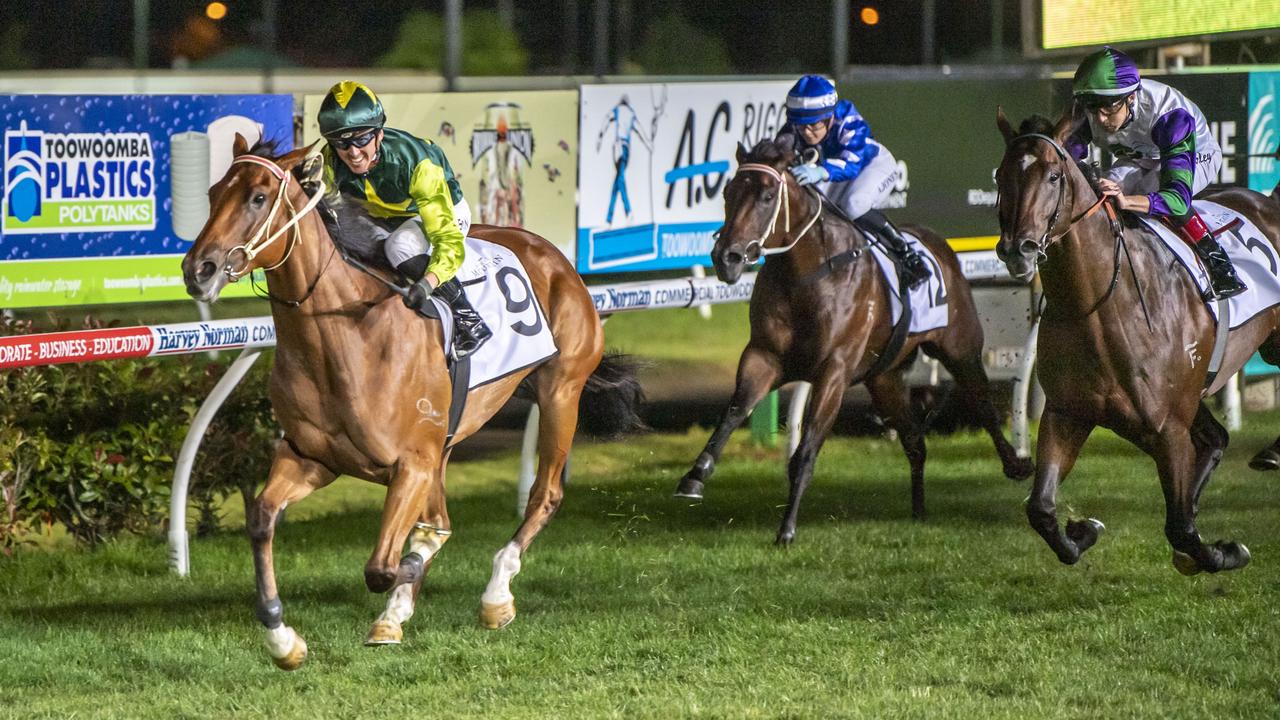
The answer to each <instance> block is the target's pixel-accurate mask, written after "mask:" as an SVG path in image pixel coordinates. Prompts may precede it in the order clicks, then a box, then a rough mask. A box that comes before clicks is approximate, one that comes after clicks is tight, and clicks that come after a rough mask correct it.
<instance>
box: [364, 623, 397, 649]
mask: <svg viewBox="0 0 1280 720" xmlns="http://www.w3.org/2000/svg"><path fill="white" fill-rule="evenodd" d="M403 638H404V630H403V629H402V628H401V627H400V623H398V622H392V621H390V620H378V621H377V622H375V623H374V624H373V627H371V628H369V635H368V636H367V637H365V639H364V644H365V645H399V644H400V641H401V640H402V639H403Z"/></svg>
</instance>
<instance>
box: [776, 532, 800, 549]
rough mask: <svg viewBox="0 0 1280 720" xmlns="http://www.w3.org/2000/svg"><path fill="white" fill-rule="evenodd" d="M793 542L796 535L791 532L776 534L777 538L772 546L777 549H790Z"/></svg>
mask: <svg viewBox="0 0 1280 720" xmlns="http://www.w3.org/2000/svg"><path fill="white" fill-rule="evenodd" d="M795 541H796V534H795V533H793V532H789V533H778V537H777V538H775V539H774V541H773V544H774V545H777V546H778V547H781V548H785V547H791V543H793V542H795Z"/></svg>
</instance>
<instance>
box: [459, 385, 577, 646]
mask: <svg viewBox="0 0 1280 720" xmlns="http://www.w3.org/2000/svg"><path fill="white" fill-rule="evenodd" d="M550 370H551V367H547V368H544V369H543V371H542V372H547V371H550ZM548 378H549V379H545V380H542V382H543V383H547V384H546V385H544V386H543V387H541V388H540V389H539V392H538V407H539V409H540V413H539V416H538V471H537V473H536V475H535V476H534V480H533V487H532V488H530V489H529V502H528V504H526V505H525V509H524V520H523V521H522V522H521V523H520V527H519V528H517V529H516V533H515V535H514V536H512V538H511V540H510V541H508V542H507V544H506V545H503V546H502V548H501V549H499V550H498V552H497V553H496V554H495V555H494V556H493V574H492V575H491V576H490V577H489V584H488V585H487V586H486V587H485V590H484V594H483V595H481V596H480V624H481V625H483V626H484V627H486V628H488V629H490V630H498V629H501V628H504V627H506V626H507V625H509V624H511V621H512V620H514V619H515V617H516V600H515V596H514V595H513V594H512V593H511V580H512V578H514V577H515V576H516V574H517V573H519V572H520V567H521V558H522V557H523V556H524V551H525V550H527V549H529V545H530V544H531V543H532V542H533V539H534V538H535V537H537V535H538V533H539V532H541V531H542V529H543V528H544V527H546V526H547V524H548V523H549V522H551V517H552V516H553V515H555V513H556V511H557V510H558V509H560V501H561V500H562V499H564V485H563V482H564V475H563V471H564V466H565V463H566V462H567V461H568V459H569V449H570V448H571V447H572V446H573V435H574V431H575V429H576V428H577V425H578V399H579V397H580V395H581V393H582V384H581V382H571V381H569V379H567V378H566V377H565V376H564V375H563V374H561V375H560V376H559V377H558V378H557V376H548Z"/></svg>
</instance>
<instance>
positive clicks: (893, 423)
mask: <svg viewBox="0 0 1280 720" xmlns="http://www.w3.org/2000/svg"><path fill="white" fill-rule="evenodd" d="M867 390H868V391H869V392H870V393H871V403H872V406H873V407H874V408H875V410H876V413H877V414H879V415H880V417H882V418H884V419H885V421H886V422H887V423H888V424H889V427H891V428H893V429H894V430H895V431H897V433H898V440H899V442H901V443H902V451H903V452H904V453H906V455H907V462H908V463H909V464H910V466H911V517H912V518H914V519H916V520H924V519H925V506H924V465H925V460H926V459H927V449H926V448H925V444H924V430H923V428H922V427H921V426H920V423H918V422H917V421H916V418H915V417H914V415H913V414H912V412H911V404H910V402H909V401H908V398H907V388H906V385H905V384H904V383H903V379H902V373H901V371H891V372H887V373H884V374H881V375H878V376H876V377H873V378H871V379H870V380H868V381H867Z"/></svg>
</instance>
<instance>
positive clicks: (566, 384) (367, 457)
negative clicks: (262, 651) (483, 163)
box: [182, 138, 638, 669]
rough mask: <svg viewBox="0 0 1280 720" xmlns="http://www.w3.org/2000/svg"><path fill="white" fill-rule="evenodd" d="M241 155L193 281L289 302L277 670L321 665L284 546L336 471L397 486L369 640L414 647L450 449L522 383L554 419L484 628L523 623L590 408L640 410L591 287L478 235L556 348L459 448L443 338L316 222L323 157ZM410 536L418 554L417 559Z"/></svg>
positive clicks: (555, 260)
mask: <svg viewBox="0 0 1280 720" xmlns="http://www.w3.org/2000/svg"><path fill="white" fill-rule="evenodd" d="M235 156H236V157H235V160H234V162H233V163H232V165H231V167H230V169H229V170H228V172H227V174H226V176H225V177H224V178H223V179H222V180H221V181H219V182H218V184H217V185H215V186H214V187H213V188H212V190H211V191H210V217H209V220H208V222H207V224H206V225H205V227H204V229H203V230H202V231H201V232H200V235H199V237H197V238H196V241H195V244H194V245H193V246H192V248H191V249H190V250H189V251H188V252H187V255H186V257H185V258H183V261H182V271H183V277H184V278H185V280H186V285H187V292H188V293H189V294H190V295H191V296H192V297H193V298H196V299H198V300H204V301H212V300H215V299H216V298H217V297H218V294H219V292H220V291H221V290H222V288H223V287H224V286H226V284H227V283H228V282H229V281H234V280H236V279H238V278H240V277H243V276H244V275H246V274H248V273H250V272H252V270H253V269H255V268H264V269H266V271H267V272H266V278H267V287H268V292H269V293H270V295H271V296H272V298H273V300H274V301H273V302H272V316H273V317H274V319H275V327H276V343H277V344H276V352H275V365H274V367H273V368H272V372H271V381H270V397H271V402H272V405H273V407H274V408H275V413H276V417H277V418H278V419H279V421H280V425H281V427H282V428H283V430H284V439H283V440H282V441H281V442H280V443H279V444H278V446H277V447H276V452H275V458H274V460H273V462H272V465H271V470H270V474H269V477H268V479H267V483H266V486H265V487H264V488H263V490H262V492H261V493H260V494H259V495H258V497H257V499H256V500H255V501H254V503H253V504H252V507H251V508H250V509H249V512H248V517H247V519H246V524H247V526H248V532H249V536H250V539H251V540H252V544H253V557H254V566H255V570H256V577H257V588H258V598H257V616H258V619H259V620H260V621H261V622H262V624H263V625H265V626H266V628H267V646H268V649H269V651H270V653H271V656H272V658H273V659H274V660H275V662H276V664H277V665H279V666H280V667H283V668H285V669H293V668H296V667H298V666H299V665H301V664H302V662H303V661H304V660H305V658H306V652H307V650H306V642H305V641H303V639H302V637H301V636H300V635H299V634H298V633H296V632H295V631H294V630H293V629H292V628H290V627H289V626H287V625H285V624H284V622H283V612H282V606H281V603H280V599H279V595H278V593H277V590H276V578H275V570H274V567H273V563H272V538H273V536H274V532H275V523H276V519H277V516H278V515H279V513H280V511H281V510H283V509H284V507H285V505H288V504H290V503H296V502H298V501H299V500H301V499H303V498H304V497H306V496H307V495H309V494H310V493H311V492H312V491H313V490H316V489H318V488H321V487H324V486H325V485H328V484H329V483H330V482H332V481H333V480H334V478H335V477H337V476H338V475H339V474H347V475H352V476H355V477H360V478H363V479H366V480H370V481H372V482H376V483H380V484H383V485H386V486H387V494H386V500H385V502H384V505H383V511H382V521H381V527H380V528H379V531H378V539H377V543H376V545H375V547H374V549H373V553H372V555H371V556H370V558H369V561H368V563H367V564H366V566H365V570H364V578H365V584H366V585H367V586H368V587H369V589H370V590H371V591H373V592H384V591H391V592H390V594H389V598H388V603H387V609H386V611H385V612H384V613H383V614H382V615H381V617H379V619H378V620H377V622H375V623H374V626H373V628H372V630H371V631H370V634H369V637H368V639H367V640H366V643H367V644H388V643H396V642H399V640H400V638H401V632H402V631H401V627H400V626H401V623H402V622H404V621H405V620H407V619H408V618H409V616H410V615H412V614H413V604H414V599H415V597H416V595H417V592H418V590H419V589H420V588H421V585H422V580H423V577H424V576H425V574H426V571H427V569H429V567H430V565H431V562H432V560H433V558H434V557H435V554H436V553H437V552H438V551H439V550H440V548H441V546H442V545H443V544H444V543H445V541H447V540H448V539H449V537H450V535H451V533H452V528H451V525H450V522H449V514H448V512H447V510H446V508H445V466H446V464H447V463H448V460H449V454H450V451H451V448H452V447H453V444H455V443H457V442H459V441H461V440H463V439H464V438H466V437H467V436H469V435H471V434H472V433H474V432H475V431H476V430H477V429H479V428H480V426H481V425H483V424H484V422H485V421H486V420H488V419H489V417H491V416H492V415H493V414H494V413H495V412H496V411H497V410H498V409H499V408H500V407H501V406H502V405H503V403H505V402H506V400H507V398H508V397H510V396H511V394H512V392H513V391H514V390H515V389H516V387H517V386H520V385H522V384H523V385H524V386H525V387H527V388H529V389H530V390H531V391H532V393H533V395H534V397H535V399H536V402H537V404H538V407H539V409H540V411H541V412H540V420H539V426H538V433H539V434H538V471H537V476H536V479H535V481H534V485H533V488H532V491H531V493H530V496H529V504H528V507H527V509H526V511H525V515H524V519H523V522H521V523H520V525H519V528H518V529H517V530H516V533H515V535H514V536H513V537H512V538H511V540H510V542H508V543H507V544H506V545H504V546H503V547H502V548H501V549H500V550H499V551H498V553H497V554H496V555H495V556H494V559H493V575H492V577H491V579H490V580H489V584H488V587H487V589H486V590H485V592H484V594H483V595H482V596H481V610H480V619H481V622H482V624H484V625H485V626H486V627H490V628H499V627H502V626H504V625H506V624H507V623H509V622H510V621H511V620H512V619H513V618H514V617H515V601H514V597H513V596H512V594H511V589H510V583H511V579H512V577H513V576H514V575H515V574H516V573H517V572H519V570H520V559H521V556H522V555H523V553H524V551H525V550H526V549H527V548H528V547H529V544H530V543H531V542H532V541H533V539H534V537H535V536H536V535H537V534H538V532H539V531H540V530H542V528H543V527H545V526H546V525H547V523H548V522H549V521H550V519H551V516H552V515H553V514H554V513H555V511H556V509H557V508H558V507H559V505H560V500H561V497H562V496H563V490H562V486H561V471H562V469H563V468H564V465H565V460H566V458H567V457H568V454H569V448H570V446H571V445H572V443H573V437H574V431H575V429H576V427H577V424H578V418H579V400H580V398H581V399H582V400H583V401H584V403H585V402H587V401H590V402H592V403H596V404H600V403H621V406H618V407H617V408H616V409H617V410H618V414H617V415H616V416H615V419H616V420H617V423H616V426H615V427H613V428H601V429H602V430H619V429H622V428H623V427H625V426H628V425H630V424H632V423H633V421H634V420H635V416H634V412H633V411H634V408H633V407H632V406H631V405H630V403H631V402H633V401H634V400H636V399H638V392H637V387H638V386H636V385H635V384H634V378H632V377H631V376H630V374H629V373H628V372H627V371H626V368H619V366H618V364H617V363H616V362H614V361H613V360H612V357H611V356H605V359H604V360H603V361H602V355H603V345H604V336H603V332H602V330H601V326H600V320H599V317H598V316H597V314H596V311H595V308H594V306H593V304H592V302H591V297H590V295H588V293H587V291H586V288H585V287H584V286H583V284H582V280H581V279H580V278H579V277H578V274H577V273H576V272H575V271H574V269H573V266H572V265H570V263H569V262H568V261H567V260H566V259H565V257H564V256H563V255H562V254H561V253H560V251H559V250H557V249H556V248H555V247H554V246H553V245H552V244H551V243H549V242H547V241H546V240H544V239H543V238H541V237H538V236H537V235H534V234H532V233H529V232H526V231H524V230H518V229H511V228H495V227H482V226H475V227H473V228H472V230H471V234H472V235H474V236H478V237H482V238H484V239H486V240H489V241H491V242H494V243H497V244H499V245H501V246H503V247H505V248H507V249H509V250H511V251H512V252H513V253H515V255H516V256H517V257H518V258H519V259H520V261H521V263H522V264H523V265H524V267H525V269H526V270H527V272H528V274H529V279H530V282H531V284H532V291H533V293H534V295H536V297H537V298H538V300H539V301H540V303H541V305H542V308H543V310H544V311H545V316H546V321H547V323H548V325H549V326H550V328H551V332H552V335H553V337H554V338H555V344H556V347H557V348H558V350H559V352H558V353H557V354H555V355H552V356H551V357H550V358H548V359H547V360H545V361H543V362H542V363H541V364H539V365H537V366H535V367H530V368H526V369H524V370H522V371H519V372H516V373H515V374H512V375H508V376H506V377H503V378H501V379H499V380H495V381H493V382H491V383H488V384H485V385H482V386H480V387H477V388H476V389H474V390H472V391H471V392H470V394H469V396H468V397H467V403H466V408H465V412H464V413H463V415H462V417H461V419H460V421H459V424H458V427H457V429H456V432H455V434H454V436H453V438H452V441H451V442H450V443H446V434H447V430H446V426H447V418H448V415H449V413H448V409H449V407H450V404H451V397H450V394H451V393H450V381H449V375H448V372H447V370H446V364H445V354H444V349H443V347H442V337H441V332H440V329H439V328H440V326H439V324H438V323H436V322H429V321H426V320H424V319H423V318H421V317H419V316H418V315H416V314H415V313H414V312H413V311H411V310H409V309H407V308H406V307H405V306H404V305H403V303H401V301H400V299H399V298H398V297H397V296H396V294H395V293H393V292H392V291H391V289H390V288H389V287H388V286H387V285H386V284H384V283H382V282H380V281H378V280H376V279H375V278H374V277H372V276H371V275H368V274H365V273H363V272H359V271H357V270H356V269H355V268H353V267H352V266H350V265H348V264H347V263H345V262H343V261H342V260H341V259H337V260H335V259H334V254H335V245H334V243H333V241H332V240H331V238H330V235H329V233H328V231H327V230H326V227H325V224H324V223H323V222H322V220H321V218H320V215H319V213H317V212H310V211H311V210H312V208H313V206H314V205H315V204H316V203H317V202H318V200H319V197H320V192H318V191H317V192H314V193H313V196H312V197H310V198H309V197H308V194H307V190H306V188H309V187H312V186H318V187H322V185H321V177H322V174H323V161H322V159H321V156H320V155H319V153H308V151H307V150H306V149H301V150H297V151H295V152H291V153H289V154H287V155H284V156H283V157H279V158H270V157H266V156H261V155H256V154H252V153H250V152H249V151H248V148H246V147H245V143H244V141H243V140H242V139H240V138H237V141H236V145H235ZM246 238H251V239H249V240H248V241H247V242H246ZM526 303H527V300H526ZM602 377H603V378H604V379H601V378H602ZM584 386H585V390H586V392H585V393H584ZM593 410H595V408H593ZM595 414H596V413H595V412H592V413H586V414H585V415H595ZM585 415H584V416H585ZM605 415H606V416H607V415H608V413H605ZM406 540H407V541H408V543H409V547H408V552H407V553H406V554H405V555H404V556H403V559H402V557H401V553H402V551H403V549H404V547H405V543H406Z"/></svg>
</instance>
